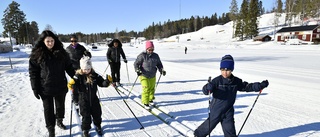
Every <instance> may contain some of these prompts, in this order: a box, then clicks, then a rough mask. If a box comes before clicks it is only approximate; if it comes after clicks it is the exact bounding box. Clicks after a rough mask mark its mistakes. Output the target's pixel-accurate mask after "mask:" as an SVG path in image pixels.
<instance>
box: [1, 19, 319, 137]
mask: <svg viewBox="0 0 320 137" xmlns="http://www.w3.org/2000/svg"><path fill="white" fill-rule="evenodd" d="M263 19H264V20H268V19H267V18H266V17H265V18H263ZM260 26H268V25H265V24H260ZM222 30H223V31H222ZM231 30H232V28H231V25H230V23H228V24H226V25H217V26H209V27H205V28H203V29H201V30H199V31H197V32H193V33H188V34H183V35H181V36H180V41H179V43H178V42H160V41H159V42H158V41H154V43H155V52H156V53H158V54H159V55H160V58H161V59H162V62H163V65H164V68H165V70H166V71H167V75H166V76H162V77H161V78H160V82H159V85H158V87H157V89H156V94H155V96H156V102H157V104H158V106H159V108H160V109H161V110H162V111H164V112H166V113H167V114H168V115H167V114H165V113H164V112H159V111H157V110H156V109H153V110H154V111H153V112H155V113H154V114H155V115H158V116H155V115H153V114H151V113H149V112H148V111H146V110H145V109H143V108H142V107H141V106H140V105H139V104H138V103H137V102H139V99H140V93H141V85H140V82H139V80H138V81H137V83H136V84H135V85H134V87H133V88H132V83H133V82H134V81H135V79H136V78H137V75H136V73H135V72H134V69H133V62H134V60H135V59H136V57H137V55H138V54H139V53H140V52H142V51H143V50H144V45H143V44H141V45H130V44H123V48H124V51H125V53H126V56H127V59H128V63H127V65H126V64H125V63H123V62H122V64H121V65H122V66H121V82H122V83H123V84H125V85H128V86H125V88H127V89H129V90H130V89H131V88H132V89H133V90H132V93H130V96H129V97H128V96H127V95H128V92H126V91H125V90H123V89H122V91H124V92H125V94H122V93H121V94H120V95H121V96H122V97H121V96H120V95H119V94H118V93H117V92H116V91H115V89H114V88H113V87H108V88H99V96H100V100H101V104H102V105H101V106H102V112H103V115H102V119H103V122H102V128H103V133H104V136H115V137H123V136H128V137H129V136H132V137H148V136H152V137H178V136H191V135H192V132H193V130H195V129H196V128H197V126H199V125H200V124H201V123H202V122H203V121H204V120H205V119H206V118H207V117H208V99H209V97H208V96H206V95H203V94H202V92H201V89H202V86H203V85H204V84H206V82H207V79H208V77H209V76H212V77H215V76H218V75H220V71H219V64H220V60H221V57H222V56H224V55H225V54H231V55H232V56H233V57H234V59H235V70H234V72H233V74H234V75H235V76H238V77H240V78H242V79H243V80H245V81H248V82H261V81H262V80H265V79H268V80H269V82H270V85H269V87H268V88H266V89H264V90H263V92H262V94H261V95H260V97H259V99H258V101H257V103H256V105H255V107H254V108H253V110H252V113H251V115H250V117H249V119H248V121H247V123H246V125H245V126H244V128H243V130H242V132H241V135H240V136H243V137H256V136H259V137H288V136H290V137H306V136H308V137H319V136H320V100H319V96H320V92H319V91H320V87H319V81H320V78H319V76H320V70H319V67H320V61H319V60H318V59H320V45H280V44H278V43H276V42H265V43H262V42H252V41H251V40H248V41H243V42H236V41H234V40H231ZM201 37H203V38H204V39H203V40H200V38H201ZM173 38H175V36H173V37H171V38H168V39H173ZM187 39H191V41H187ZM185 47H188V54H184V48H185ZM106 51H107V47H101V46H100V47H98V49H97V50H94V51H91V53H92V54H93V57H92V60H93V67H94V69H95V70H96V71H97V72H98V73H100V74H104V71H105V69H106V67H107V65H108V64H107V61H106V56H105V55H106ZM29 53H30V49H21V50H20V51H15V52H13V53H2V54H0V79H1V80H0V125H1V128H0V136H1V137H9V136H19V137H30V136H32V137H38V136H39V137H43V136H47V135H48V133H47V130H46V128H45V122H44V116H43V107H42V103H41V101H40V100H37V99H36V98H35V97H34V96H33V93H32V90H31V87H30V82H29V76H28V54H29ZM9 56H10V58H11V60H12V63H14V65H13V69H10V65H9V63H8V62H9V61H8V60H9V59H8V58H9ZM317 60H318V61H317ZM127 67H128V69H126V68H127ZM127 72H128V73H127ZM106 73H108V74H110V68H108V70H107V71H106ZM128 76H129V77H128ZM128 78H129V80H128ZM158 78H159V74H158V75H157V79H158ZM257 95H258V94H257V93H255V92H249V93H243V92H238V96H237V100H236V103H235V105H234V107H235V125H236V129H237V132H238V131H239V129H240V127H241V125H242V123H243V122H244V120H245V118H246V116H247V114H248V112H249V111H250V109H251V107H252V104H253V102H254V100H255V99H256V97H257ZM124 101H126V103H127V105H128V106H129V107H130V108H131V109H132V112H134V114H135V116H136V117H137V119H138V120H139V121H140V122H141V124H142V126H143V127H144V129H140V128H141V125H140V124H139V122H138V121H137V119H135V117H134V115H133V114H132V113H131V112H130V110H129V109H128V107H127V106H126V104H125V102H124ZM211 113H214V112H211ZM70 114H71V98H70V95H69V94H68V95H67V99H66V114H65V119H64V124H65V125H67V127H68V130H60V129H58V128H56V135H57V136H69V132H70V130H69V129H70ZM71 133H72V136H80V132H79V127H78V123H77V121H76V120H75V115H73V119H72V132H71ZM90 134H91V135H92V136H97V135H96V133H95V132H94V130H93V129H92V130H91V131H90ZM211 136H219V137H222V136H223V132H222V129H221V126H220V125H217V127H216V128H215V129H214V130H213V131H212V133H211Z"/></svg>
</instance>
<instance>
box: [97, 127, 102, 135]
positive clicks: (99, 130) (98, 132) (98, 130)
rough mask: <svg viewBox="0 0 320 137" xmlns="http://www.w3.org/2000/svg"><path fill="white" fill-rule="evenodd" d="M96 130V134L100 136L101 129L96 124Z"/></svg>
mask: <svg viewBox="0 0 320 137" xmlns="http://www.w3.org/2000/svg"><path fill="white" fill-rule="evenodd" d="M96 132H97V134H98V135H100V136H102V129H101V126H100V125H99V126H96Z"/></svg>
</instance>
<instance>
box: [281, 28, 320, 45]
mask: <svg viewBox="0 0 320 137" xmlns="http://www.w3.org/2000/svg"><path fill="white" fill-rule="evenodd" d="M276 39H277V41H278V42H286V41H290V39H299V40H301V41H302V42H313V43H320V25H310V26H297V27H286V28H282V29H280V30H279V31H278V32H277V34H276Z"/></svg>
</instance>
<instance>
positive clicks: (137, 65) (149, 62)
mask: <svg viewBox="0 0 320 137" xmlns="http://www.w3.org/2000/svg"><path fill="white" fill-rule="evenodd" d="M134 69H135V71H136V72H137V70H141V71H142V75H143V76H145V77H147V78H153V77H155V76H156V73H157V69H159V71H160V72H161V71H162V69H163V65H162V62H161V60H160V57H159V55H158V54H157V53H151V54H147V52H142V53H140V54H139V55H138V57H137V59H136V61H135V62H134Z"/></svg>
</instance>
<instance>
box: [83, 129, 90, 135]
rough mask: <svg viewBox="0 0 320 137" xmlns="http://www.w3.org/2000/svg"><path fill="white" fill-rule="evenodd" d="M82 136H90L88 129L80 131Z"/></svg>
mask: <svg viewBox="0 0 320 137" xmlns="http://www.w3.org/2000/svg"><path fill="white" fill-rule="evenodd" d="M82 137H90V135H89V130H83V131H82Z"/></svg>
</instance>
